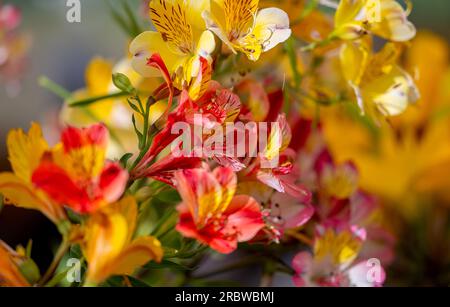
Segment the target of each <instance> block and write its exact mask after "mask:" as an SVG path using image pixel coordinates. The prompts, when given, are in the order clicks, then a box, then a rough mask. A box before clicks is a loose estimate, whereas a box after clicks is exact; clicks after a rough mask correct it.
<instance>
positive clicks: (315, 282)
mask: <svg viewBox="0 0 450 307" xmlns="http://www.w3.org/2000/svg"><path fill="white" fill-rule="evenodd" d="M364 240H365V231H363V230H362V229H358V228H356V227H350V228H348V229H341V230H335V229H331V228H324V229H322V228H319V229H318V234H317V236H316V238H315V242H314V248H313V255H311V254H310V253H309V252H300V253H299V254H297V255H296V256H295V257H294V259H293V260H292V266H293V268H294V270H295V271H296V276H294V278H293V281H294V283H295V284H296V285H297V286H299V287H301V286H331V287H342V286H343V287H348V286H380V285H382V284H383V282H384V279H385V273H384V270H383V268H382V267H381V266H380V267H378V268H375V269H376V270H378V273H379V274H377V276H372V277H374V278H373V279H369V278H368V276H369V274H367V273H369V270H370V269H372V267H371V266H366V267H365V268H366V269H365V270H364V265H366V262H367V261H362V262H358V263H357V264H356V265H353V262H354V261H355V260H356V259H357V257H358V254H359V252H360V250H361V247H362V243H363V241H364ZM362 272H365V273H366V274H362Z"/></svg>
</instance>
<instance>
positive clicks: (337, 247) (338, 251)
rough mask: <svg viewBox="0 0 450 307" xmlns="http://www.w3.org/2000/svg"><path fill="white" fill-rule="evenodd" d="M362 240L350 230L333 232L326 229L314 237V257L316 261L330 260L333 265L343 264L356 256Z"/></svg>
mask: <svg viewBox="0 0 450 307" xmlns="http://www.w3.org/2000/svg"><path fill="white" fill-rule="evenodd" d="M362 243H363V240H361V238H359V237H357V236H355V234H353V233H352V232H351V231H350V230H343V231H341V232H335V231H334V230H333V229H326V230H325V232H324V233H323V234H322V235H321V236H318V237H316V240H315V242H314V257H315V258H316V259H317V261H331V263H332V264H334V265H343V266H345V265H346V264H348V263H351V262H352V261H353V260H355V259H356V257H357V256H358V254H359V252H360V250H361V247H362Z"/></svg>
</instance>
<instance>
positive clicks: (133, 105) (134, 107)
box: [127, 99, 142, 115]
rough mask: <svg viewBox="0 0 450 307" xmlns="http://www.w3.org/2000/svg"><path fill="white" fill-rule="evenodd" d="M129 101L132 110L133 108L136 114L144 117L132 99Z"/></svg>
mask: <svg viewBox="0 0 450 307" xmlns="http://www.w3.org/2000/svg"><path fill="white" fill-rule="evenodd" d="M127 101H128V105H129V106H130V108H132V109H133V110H134V111H135V112H136V113H138V114H141V115H142V110H140V109H139V108H138V106H137V105H135V104H134V103H133V102H131V99H128V100H127Z"/></svg>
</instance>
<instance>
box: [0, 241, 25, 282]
mask: <svg viewBox="0 0 450 307" xmlns="http://www.w3.org/2000/svg"><path fill="white" fill-rule="evenodd" d="M20 261H21V256H20V255H19V254H18V253H16V252H15V251H14V250H12V249H11V248H10V247H9V246H8V245H6V244H5V243H4V242H3V241H0V287H29V286H30V284H29V282H28V281H27V280H26V278H25V277H24V276H23V275H22V273H20V269H19V265H20Z"/></svg>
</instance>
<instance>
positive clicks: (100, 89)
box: [60, 57, 166, 158]
mask: <svg viewBox="0 0 450 307" xmlns="http://www.w3.org/2000/svg"><path fill="white" fill-rule="evenodd" d="M118 72H120V73H123V74H125V75H126V76H127V77H128V78H129V79H130V81H131V83H132V85H133V86H134V87H135V88H137V89H138V90H139V91H141V92H142V93H143V95H147V96H148V95H150V93H151V92H152V91H153V90H154V89H155V88H156V87H157V86H158V85H159V84H158V82H157V80H155V79H145V78H142V76H140V75H139V74H137V73H136V72H135V71H134V70H133V69H132V68H131V60H130V59H128V58H125V59H123V60H121V61H119V62H118V63H117V64H116V65H113V63H111V62H110V61H108V60H106V59H103V58H100V57H96V58H93V59H92V60H91V62H90V63H89V65H88V66H87V68H86V72H85V80H86V88H84V89H81V90H78V91H76V92H75V93H73V97H72V98H71V101H72V100H81V99H87V98H91V97H98V96H104V95H108V94H111V93H114V92H117V88H115V86H114V84H113V82H112V74H113V73H118ZM143 99H144V98H143ZM69 104H70V101H68V102H66V104H65V105H64V108H63V109H62V111H61V115H60V118H61V121H62V123H63V124H64V125H72V126H75V127H86V126H89V125H92V124H95V123H97V122H102V123H104V124H105V125H106V126H107V127H108V129H109V130H110V132H111V136H112V138H111V141H110V142H109V144H108V152H107V156H108V157H109V158H118V157H121V156H122V155H123V154H125V153H126V152H133V151H134V150H135V149H136V148H137V140H136V137H135V131H134V127H133V124H132V122H131V120H130V118H131V115H132V112H133V110H131V108H130V107H129V105H128V103H127V101H126V98H118V99H106V100H101V101H98V102H96V103H94V104H90V105H88V106H85V107H76V108H72V107H70V106H69ZM165 107H166V104H165V103H164V102H158V103H156V104H154V105H153V106H152V107H151V108H150V123H154V122H155V121H156V120H157V119H158V118H159V117H160V116H161V115H162V114H163V113H164V111H165ZM138 118H140V117H138ZM138 124H139V122H138Z"/></svg>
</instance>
